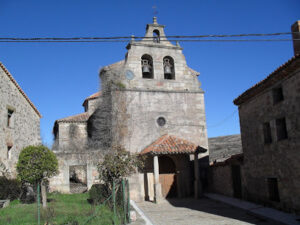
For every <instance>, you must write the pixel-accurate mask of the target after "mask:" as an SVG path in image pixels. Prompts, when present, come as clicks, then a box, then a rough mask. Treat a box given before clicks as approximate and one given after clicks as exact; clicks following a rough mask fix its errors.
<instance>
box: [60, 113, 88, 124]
mask: <svg viewBox="0 0 300 225" xmlns="http://www.w3.org/2000/svg"><path fill="white" fill-rule="evenodd" d="M88 119H89V114H88V113H87V112H84V113H80V114H77V115H74V116H68V117H65V118H62V119H59V120H56V122H58V123H59V122H65V123H72V122H79V123H83V122H86V121H87V120H88Z"/></svg>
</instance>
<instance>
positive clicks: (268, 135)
mask: <svg viewBox="0 0 300 225" xmlns="http://www.w3.org/2000/svg"><path fill="white" fill-rule="evenodd" d="M263 126H264V127H263V129H264V141H265V144H269V143H272V135H271V126H270V123H269V122H266V123H264V125H263Z"/></svg>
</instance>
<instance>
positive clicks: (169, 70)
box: [163, 56, 175, 80]
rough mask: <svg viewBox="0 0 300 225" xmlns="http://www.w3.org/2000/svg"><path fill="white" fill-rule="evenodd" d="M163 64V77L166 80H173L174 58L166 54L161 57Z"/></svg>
mask: <svg viewBox="0 0 300 225" xmlns="http://www.w3.org/2000/svg"><path fill="white" fill-rule="evenodd" d="M163 65H164V78H165V79H166V80H175V68H174V60H173V58H172V57H170V56H166V57H164V59H163Z"/></svg>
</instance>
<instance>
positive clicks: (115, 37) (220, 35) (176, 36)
mask: <svg viewBox="0 0 300 225" xmlns="http://www.w3.org/2000/svg"><path fill="white" fill-rule="evenodd" d="M293 33H298V32H280V33H253V34H208V35H171V36H160V38H161V39H163V38H176V39H179V38H207V37H208V38H223V37H262V36H281V35H290V34H293ZM132 38H134V39H151V40H152V39H153V37H143V36H137V37H135V36H111V37H32V38H22V37H20V38H19V37H0V40H15V41H17V40H20V41H36V40H56V41H58V40H61V41H64V40H114V39H129V40H130V39H132Z"/></svg>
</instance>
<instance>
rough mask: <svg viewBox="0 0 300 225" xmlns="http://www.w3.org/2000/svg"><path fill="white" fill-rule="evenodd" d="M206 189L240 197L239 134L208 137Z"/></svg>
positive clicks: (241, 153) (240, 150)
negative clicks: (208, 162)
mask: <svg viewBox="0 0 300 225" xmlns="http://www.w3.org/2000/svg"><path fill="white" fill-rule="evenodd" d="M208 148H209V161H210V167H209V173H208V174H209V176H208V191H210V192H214V193H218V194H222V195H226V196H229V197H237V198H241V197H242V176H243V150H242V141H241V135H239V134H237V135H228V136H220V137H213V138H209V139H208Z"/></svg>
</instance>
